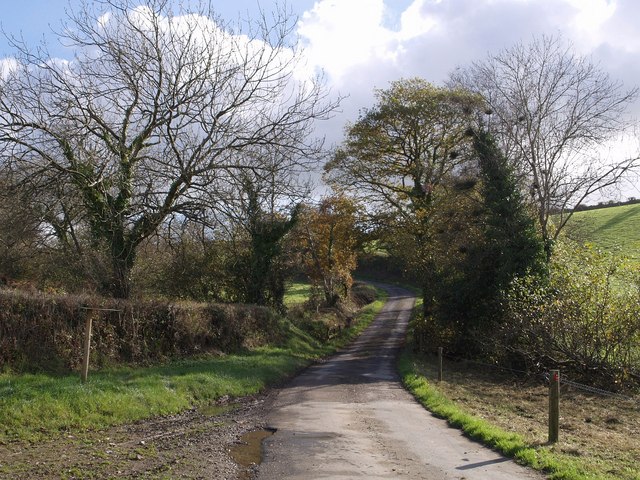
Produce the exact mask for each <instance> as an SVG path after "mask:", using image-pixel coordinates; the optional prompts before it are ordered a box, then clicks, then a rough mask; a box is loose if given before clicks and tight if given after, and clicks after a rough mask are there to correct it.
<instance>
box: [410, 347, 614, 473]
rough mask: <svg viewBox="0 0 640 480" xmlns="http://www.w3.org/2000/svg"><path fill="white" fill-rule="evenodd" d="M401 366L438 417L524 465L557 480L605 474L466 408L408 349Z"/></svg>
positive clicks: (417, 394)
mask: <svg viewBox="0 0 640 480" xmlns="http://www.w3.org/2000/svg"><path fill="white" fill-rule="evenodd" d="M398 369H399V372H400V375H401V377H402V381H403V383H404V385H405V387H406V388H407V389H408V390H409V391H410V392H411V393H412V394H413V395H414V397H415V398H416V399H417V400H418V401H419V402H420V403H421V404H422V405H424V406H425V407H426V408H427V409H428V410H430V411H431V412H432V413H433V414H435V415H436V416H437V417H439V418H443V419H445V420H447V422H448V423H449V425H451V426H452V427H455V428H459V429H461V430H462V431H463V432H464V433H465V434H466V435H467V436H468V437H469V438H472V439H473V440H477V441H479V442H481V443H483V444H485V445H487V446H488V447H491V448H493V449H494V450H496V451H498V452H500V453H502V454H504V455H506V456H508V457H511V458H514V459H515V460H516V461H517V462H518V463H520V464H522V465H527V466H529V467H533V468H535V469H536V470H541V471H543V472H545V473H547V474H549V478H550V479H553V480H560V479H562V480H585V479H595V478H603V477H601V476H598V475H592V474H590V473H589V472H587V471H585V470H584V468H582V467H581V466H580V464H579V462H577V461H575V460H573V459H570V458H566V457H565V456H562V455H556V454H554V453H553V452H551V451H550V448H549V447H548V446H545V445H531V444H529V443H528V442H526V441H525V439H524V438H523V437H522V436H521V435H519V434H517V433H513V432H507V431H505V430H502V429H500V428H498V427H496V426H494V425H492V424H490V423H489V422H487V421H485V420H483V419H481V418H478V417H476V416H473V415H471V414H469V413H467V412H465V411H464V410H463V409H461V408H460V407H458V406H457V405H456V404H455V403H454V402H453V401H451V400H450V399H448V398H447V397H446V396H444V395H443V394H442V393H441V392H440V391H439V390H438V388H437V387H436V386H435V385H434V384H432V383H430V382H429V381H428V380H427V379H426V378H425V377H423V376H421V375H420V374H419V373H416V372H419V365H418V362H417V360H416V359H415V358H414V357H413V356H412V354H411V353H410V352H409V351H408V350H405V351H404V352H403V353H402V355H401V356H400V359H399V362H398ZM607 478H614V477H607Z"/></svg>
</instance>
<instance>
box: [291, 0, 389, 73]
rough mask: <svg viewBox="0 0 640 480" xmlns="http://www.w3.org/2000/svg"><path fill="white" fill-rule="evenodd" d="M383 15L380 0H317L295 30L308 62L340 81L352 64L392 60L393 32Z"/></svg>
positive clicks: (382, 2) (355, 65)
mask: <svg viewBox="0 0 640 480" xmlns="http://www.w3.org/2000/svg"><path fill="white" fill-rule="evenodd" d="M384 16H385V5H384V1H383V0H349V1H344V0H320V1H319V2H316V3H315V5H314V6H313V9H312V10H310V11H308V12H305V13H304V14H303V15H302V17H301V19H300V22H299V24H298V33H299V34H300V36H301V37H302V38H303V39H304V40H305V43H306V52H307V55H308V56H309V58H310V60H311V62H313V63H315V64H316V65H319V66H321V67H322V68H324V70H325V71H326V72H327V73H328V74H329V76H330V77H331V78H332V79H333V80H334V81H335V82H337V83H340V81H341V80H342V78H343V77H344V75H345V74H346V73H347V72H348V71H349V70H351V69H353V68H356V67H359V66H363V65H367V64H370V63H372V62H381V61H382V62H384V63H386V62H393V61H394V58H395V56H396V48H394V35H393V32H391V31H390V30H388V29H387V28H385V27H384V26H383V23H384V18H385V17H384Z"/></svg>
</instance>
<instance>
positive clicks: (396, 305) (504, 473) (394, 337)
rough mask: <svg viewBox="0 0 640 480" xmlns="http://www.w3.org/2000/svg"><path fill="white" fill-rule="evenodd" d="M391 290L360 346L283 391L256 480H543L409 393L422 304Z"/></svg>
mask: <svg viewBox="0 0 640 480" xmlns="http://www.w3.org/2000/svg"><path fill="white" fill-rule="evenodd" d="M388 290H389V294H390V297H389V301H388V302H387V304H386V305H385V307H384V309H383V310H382V312H381V313H380V315H379V316H378V317H377V319H376V320H375V322H374V323H373V324H372V326H371V327H370V328H369V329H368V330H367V331H366V332H365V333H364V334H363V335H362V336H361V337H360V338H359V339H358V341H356V342H355V343H354V344H353V345H352V346H351V347H350V348H348V349H346V350H345V351H343V352H342V353H340V354H339V355H337V356H335V357H333V358H332V359H330V360H329V361H327V362H326V363H323V364H320V365H317V366H315V367H312V368H310V369H309V370H307V371H306V372H305V373H304V374H303V375H301V376H299V377H297V378H296V379H295V380H294V381H293V382H292V383H291V384H290V385H289V386H288V387H286V388H284V389H282V390H281V391H280V392H279V394H278V396H277V398H276V399H275V401H274V406H273V408H272V409H271V410H270V412H271V413H270V414H269V416H268V424H269V426H270V427H273V428H276V429H277V432H276V433H275V435H273V436H272V437H270V438H268V439H267V440H265V442H264V446H265V458H264V461H263V463H262V465H261V466H260V467H259V471H258V478H259V479H263V480H276V479H282V478H290V479H305V480H306V479H319V478H331V479H353V478H414V479H432V480H439V479H467V480H473V479H487V480H488V479H491V480H500V479H540V478H543V477H542V476H540V475H539V474H537V473H535V472H532V471H530V470H527V469H525V468H523V467H520V466H518V465H516V464H515V463H513V462H512V461H510V460H508V459H505V458H503V457H501V456H500V455H498V454H497V453H495V452H493V451H491V450H489V449H486V448H484V447H482V446H480V445H478V444H476V443H474V442H471V441H469V440H468V439H466V438H465V437H463V436H462V435H461V434H460V432H459V431H458V430H455V429H451V428H448V427H447V425H446V423H445V422H444V421H442V420H438V419H436V418H435V417H433V416H432V415H431V414H430V413H429V412H427V411H426V410H424V409H423V408H422V407H421V406H420V405H419V404H418V403H417V402H416V401H415V400H414V399H413V397H411V395H409V394H408V393H407V392H406V391H405V390H404V389H403V388H402V386H401V384H400V382H399V379H398V376H397V374H396V372H395V368H394V365H395V356H396V353H397V350H398V348H399V347H400V346H401V344H402V341H403V339H404V333H405V331H406V327H407V322H408V319H409V316H410V313H411V309H412V307H413V304H414V298H413V297H412V296H410V294H409V292H407V291H406V290H403V289H400V288H395V287H388Z"/></svg>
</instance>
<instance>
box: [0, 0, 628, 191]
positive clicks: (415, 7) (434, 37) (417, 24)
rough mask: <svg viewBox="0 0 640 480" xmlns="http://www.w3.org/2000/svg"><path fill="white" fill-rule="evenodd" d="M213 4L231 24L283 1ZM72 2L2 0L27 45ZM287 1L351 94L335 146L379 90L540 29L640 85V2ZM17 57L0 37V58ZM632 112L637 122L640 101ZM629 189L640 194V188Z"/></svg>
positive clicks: (0, 17)
mask: <svg viewBox="0 0 640 480" xmlns="http://www.w3.org/2000/svg"><path fill="white" fill-rule="evenodd" d="M211 1H212V4H213V6H214V8H215V9H216V11H217V12H218V13H219V14H220V16H221V17H222V18H224V19H227V20H231V21H232V20H235V19H237V18H238V16H239V15H243V16H246V15H247V14H248V15H249V16H253V15H256V14H257V12H258V6H259V7H260V8H262V10H264V11H265V12H269V11H271V10H273V9H274V7H275V5H276V0H259V1H257V0H233V1H229V0H211ZM75 2H77V0H71V2H69V1H67V0H21V1H15V0H0V6H1V7H2V8H0V24H1V25H2V29H3V30H4V32H6V33H11V34H15V35H22V36H23V37H24V38H25V40H27V41H28V42H37V41H38V40H39V39H41V38H43V36H44V37H45V38H52V37H51V27H56V26H58V25H59V24H60V21H61V20H62V19H63V18H64V17H65V8H69V5H71V6H73V4H74V3H75ZM280 3H282V2H280ZM287 7H288V8H290V9H291V10H292V11H293V13H294V14H295V15H296V16H297V17H298V23H297V28H296V31H297V34H298V36H299V39H300V42H301V44H302V45H303V46H304V47H305V52H306V55H307V56H308V61H309V63H310V65H312V66H314V67H316V68H318V69H322V70H323V71H324V72H325V75H326V79H327V86H328V87H329V88H331V91H332V92H333V93H334V94H335V95H338V94H339V95H343V96H345V97H346V98H345V99H344V100H343V101H342V104H341V108H340V112H338V113H337V114H336V115H335V116H334V117H333V118H332V119H331V120H328V121H326V122H325V123H324V124H322V125H320V126H319V127H318V131H319V132H320V133H321V134H324V135H326V137H327V141H328V143H329V144H337V143H339V142H340V140H341V138H342V133H343V132H344V127H345V125H346V124H347V122H353V121H355V120H357V118H358V113H359V112H360V111H361V110H362V109H363V108H369V107H371V106H373V104H374V102H375V99H374V89H384V88H387V87H388V86H389V82H390V81H393V80H397V79H400V78H410V77H415V76H418V77H422V78H424V79H426V80H428V81H430V82H432V83H434V84H437V85H441V84H443V82H444V81H446V79H447V77H448V75H449V74H450V73H451V72H452V71H453V70H454V69H455V68H456V67H458V66H465V65H468V64H469V63H470V62H472V61H475V60H482V59H484V58H486V56H487V55H488V54H489V53H497V52H498V51H500V50H502V49H504V48H508V47H511V46H513V45H514V44H516V43H518V42H528V41H530V40H531V39H532V38H533V37H537V36H540V35H543V34H546V35H562V36H563V37H564V38H565V39H566V40H568V41H570V42H572V44H573V46H574V49H575V50H576V52H577V53H579V54H582V55H585V56H588V57H590V58H591V60H592V61H593V62H594V63H597V64H599V66H600V67H601V68H602V69H603V70H604V71H606V72H608V73H609V74H610V75H611V77H612V78H613V79H616V80H620V81H622V82H623V83H624V85H625V87H627V88H633V87H635V86H637V85H640V28H638V26H637V19H638V18H640V2H638V1H637V0H315V1H314V0H289V2H288V3H287ZM52 51H53V53H55V54H56V55H60V56H64V55H65V52H64V50H63V49H55V48H54V49H52ZM10 54H11V48H10V47H9V45H8V43H7V41H6V39H4V38H2V37H0V58H3V57H6V56H9V55H10ZM630 114H631V115H632V116H634V117H637V118H640V101H636V103H634V104H633V105H632V108H631V110H630ZM632 190H633V191H630V192H629V194H630V195H635V196H640V190H638V188H637V187H633V189H632Z"/></svg>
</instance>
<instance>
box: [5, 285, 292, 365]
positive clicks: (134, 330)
mask: <svg viewBox="0 0 640 480" xmlns="http://www.w3.org/2000/svg"><path fill="white" fill-rule="evenodd" d="M88 308H92V309H94V310H90V309H88ZM87 315H92V316H93V339H92V358H91V363H92V365H96V366H100V365H105V364H118V363H124V362H126V363H132V362H133V363H146V362H157V361H159V360H163V359H166V358H169V357H180V356H187V355H194V354H199V353H205V352H211V351H216V352H230V351H234V350H237V349H240V348H242V347H246V346H256V345H260V344H265V343H267V342H270V341H274V340H277V336H278V332H279V331H280V329H279V328H278V322H279V318H278V316H277V315H276V314H275V313H274V312H273V311H272V310H270V309H268V308H265V307H256V306H252V305H238V304H235V305H218V304H201V303H187V302H182V303H170V302H166V301H124V300H113V299H105V298H103V297H93V296H72V295H68V296H50V295H44V294H34V293H25V292H19V291H11V290H1V291H0V369H3V368H10V369H13V370H17V371H23V370H48V371H51V370H54V371H55V370H59V371H63V370H69V369H75V368H77V367H78V366H79V365H80V363H81V360H82V341H83V332H84V325H85V319H86V317H87Z"/></svg>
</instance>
